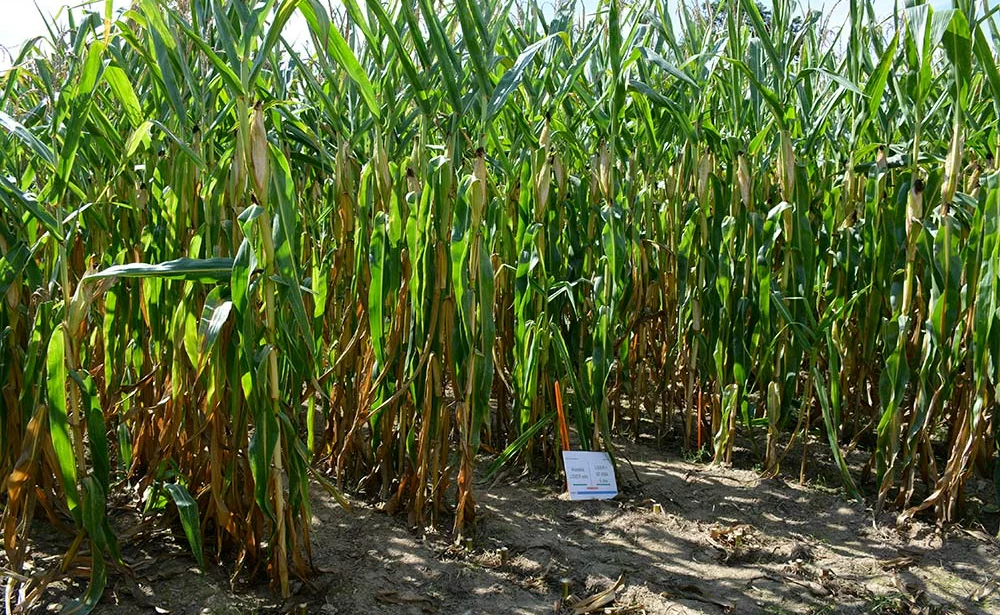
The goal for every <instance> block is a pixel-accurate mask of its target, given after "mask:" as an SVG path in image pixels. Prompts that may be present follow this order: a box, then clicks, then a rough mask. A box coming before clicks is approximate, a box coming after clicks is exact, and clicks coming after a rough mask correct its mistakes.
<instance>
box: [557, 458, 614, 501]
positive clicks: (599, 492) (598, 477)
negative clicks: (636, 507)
mask: <svg viewBox="0 0 1000 615" xmlns="http://www.w3.org/2000/svg"><path fill="white" fill-rule="evenodd" d="M563 466H564V467H565V468H566V483H567V484H568V485H569V499H571V500H607V499H610V498H613V497H615V496H616V495H618V485H617V484H616V483H615V467H614V466H613V465H611V457H610V456H608V454H607V453H599V452H593V451H563Z"/></svg>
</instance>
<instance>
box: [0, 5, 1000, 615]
mask: <svg viewBox="0 0 1000 615" xmlns="http://www.w3.org/2000/svg"><path fill="white" fill-rule="evenodd" d="M846 4H847V7H848V8H849V12H848V17H847V21H846V23H844V24H843V25H842V26H841V24H839V23H831V22H829V21H827V20H826V19H825V18H824V16H823V15H821V14H820V13H818V12H814V11H808V10H805V9H804V8H801V7H799V6H798V5H796V4H793V3H791V2H790V0H774V1H773V3H772V4H771V5H770V6H767V7H766V8H767V9H769V12H768V11H764V12H762V11H761V10H760V8H759V7H758V5H756V4H755V3H754V2H752V1H749V0H722V2H720V3H718V4H716V5H714V6H710V7H702V6H684V5H683V3H682V4H681V5H680V7H679V8H678V9H677V10H675V8H674V7H675V5H674V4H673V3H671V4H670V5H668V4H667V2H665V1H664V0H638V1H636V2H621V1H620V0H602V2H601V3H600V4H599V6H598V7H597V11H596V14H595V15H593V16H592V17H591V16H588V17H586V18H584V17H583V16H582V15H581V11H580V7H579V6H576V5H574V4H559V5H558V6H556V7H555V8H551V7H546V6H544V5H543V4H540V3H536V2H535V0H529V2H528V3H527V4H523V3H515V2H513V1H504V0H484V1H482V2H476V1H472V0H447V1H443V0H390V1H389V2H388V3H387V4H386V3H383V2H382V1H381V0H344V2H343V5H342V6H338V7H337V10H335V11H332V12H331V11H330V10H329V9H328V7H326V6H325V5H324V3H321V2H319V1H318V0H281V1H279V0H262V1H259V2H251V1H248V0H232V1H226V2H223V1H222V0H184V1H180V2H165V1H164V0H135V2H134V4H133V6H132V8H131V9H130V10H127V11H124V12H122V13H120V14H113V13H112V10H111V3H110V2H108V3H107V4H106V6H105V5H104V3H101V4H100V6H98V7H97V10H95V11H93V12H86V11H81V10H77V11H72V12H70V23H69V27H68V28H67V29H65V30H64V31H63V30H58V29H56V28H55V27H54V26H53V28H52V30H51V34H50V35H49V36H47V37H44V38H41V39H35V40H33V41H31V42H29V44H27V45H25V46H24V47H23V48H22V49H21V51H20V53H19V55H18V56H17V57H15V58H14V68H12V69H11V70H10V71H8V72H7V73H6V74H5V75H2V76H0V126H2V130H0V221H2V224H0V297H2V298H3V302H2V306H0V387H2V388H0V390H2V402H3V403H2V414H0V476H3V477H4V479H5V482H4V485H5V488H4V489H3V495H2V502H3V512H2V519H0V523H2V529H3V539H4V548H5V550H6V555H7V558H8V561H9V564H8V566H9V569H10V571H11V573H12V574H10V575H7V579H8V581H7V583H6V590H5V594H6V601H7V605H8V608H10V607H11V605H12V604H13V605H17V604H30V603H31V602H32V601H37V600H38V596H39V595H40V594H41V593H42V592H43V591H44V588H45V583H46V582H47V581H48V580H51V579H52V578H54V577H56V576H58V575H60V574H69V573H72V572H76V573H80V572H81V571H82V572H83V573H84V574H86V575H88V576H89V578H90V582H89V583H90V584H89V588H88V589H87V592H86V594H85V595H84V596H83V597H81V598H80V600H79V602H78V604H77V606H76V609H75V611H74V612H78V613H83V612H88V611H89V610H91V609H92V608H93V607H94V605H95V604H96V601H97V600H98V599H99V598H100V596H101V594H102V592H103V590H104V586H105V584H106V579H107V575H108V573H109V571H114V570H116V569H120V568H121V567H123V566H124V564H123V562H122V559H121V554H120V549H119V546H118V539H117V537H116V534H115V531H114V530H113V528H112V525H111V524H110V523H109V510H110V509H111V508H112V507H123V506H135V507H138V508H140V509H142V510H145V511H154V510H158V509H166V510H171V511H176V512H177V514H178V517H179V519H180V522H179V523H180V525H182V526H183V529H184V531H185V533H186V536H187V539H188V541H189V543H190V547H191V550H192V554H193V556H194V558H195V559H197V560H198V561H199V562H204V561H205V558H224V559H225V563H226V565H227V566H229V569H230V570H231V571H234V572H235V571H238V570H241V569H246V570H256V571H258V572H260V573H261V574H264V573H266V574H267V576H268V578H270V579H271V582H272V584H273V587H274V589H275V590H276V591H277V592H279V593H281V594H282V595H286V596H287V595H288V592H289V579H290V578H294V577H295V576H296V575H306V574H308V572H309V569H310V535H309V530H310V518H311V514H310V500H309V492H310V488H313V489H325V490H328V491H329V492H330V493H331V494H333V495H334V496H335V497H337V498H339V499H341V501H343V499H342V496H340V490H344V489H346V490H348V491H350V492H352V493H356V494H359V495H360V496H361V497H365V498H369V499H371V500H373V501H378V502H382V503H384V507H385V510H386V511H387V512H388V513H390V514H400V515H405V516H406V517H407V518H408V520H409V522H410V523H411V524H412V525H418V526H426V525H432V524H435V525H441V524H448V525H450V526H451V527H453V532H454V535H455V537H456V538H458V537H461V536H463V535H467V534H468V533H469V532H471V531H473V527H474V522H475V513H476V499H475V493H476V483H475V480H476V477H477V476H480V475H482V474H483V473H485V472H494V471H496V469H497V468H499V467H500V466H501V465H502V464H510V465H512V466H514V465H520V466H521V467H528V468H531V469H554V468H557V467H558V465H557V464H558V463H559V458H558V452H559V450H560V448H561V446H560V439H559V432H560V421H559V419H558V418H557V415H558V414H559V412H558V410H557V401H558V403H559V407H560V408H563V407H564V408H565V413H564V415H565V420H566V422H568V424H569V426H570V427H571V428H572V430H573V445H574V447H578V448H582V449H597V450H608V451H610V452H611V453H612V454H614V447H613V444H612V443H613V440H614V439H616V438H618V437H620V436H626V437H634V438H637V437H639V435H640V434H641V433H645V434H647V435H649V434H652V435H653V436H656V437H658V438H661V439H662V441H663V442H664V444H663V445H662V446H663V447H664V450H667V449H668V448H669V447H671V446H672V450H674V451H675V452H676V450H677V449H678V447H679V446H683V447H685V448H688V449H691V450H695V449H703V450H704V451H707V452H708V453H709V454H710V455H711V456H712V457H713V458H714V460H715V461H717V462H730V461H731V460H732V456H733V451H734V447H735V446H736V445H737V438H738V437H739V438H740V442H741V443H740V446H747V447H749V448H750V449H751V452H752V454H753V455H754V457H755V458H756V459H758V460H759V463H760V465H761V467H762V469H763V471H764V472H765V473H769V474H775V473H777V472H779V471H781V469H782V468H784V469H785V471H792V472H795V473H796V474H798V473H800V472H801V473H802V475H803V476H804V473H805V470H806V467H807V466H808V465H809V464H819V463H823V464H829V463H833V464H836V470H837V471H838V472H839V474H840V476H841V477H842V484H843V488H844V492H845V494H846V495H847V496H850V497H858V498H865V499H866V500H868V501H869V502H871V503H873V504H874V505H875V506H876V507H877V508H878V509H880V510H882V509H885V510H890V511H895V512H896V513H898V514H899V515H900V516H901V517H902V518H904V519H905V518H909V517H912V516H914V515H917V514H927V515H931V514H932V515H933V516H935V517H936V518H937V519H938V520H939V521H940V522H949V521H952V520H956V519H958V518H959V516H960V515H961V513H962V506H963V486H964V485H965V484H966V482H967V481H968V480H969V479H970V478H972V477H976V476H978V477H985V478H988V479H989V480H992V481H994V482H995V483H996V484H997V485H998V486H1000V464H998V463H997V453H998V446H1000V439H998V422H1000V421H998V414H997V408H998V400H997V381H998V378H1000V229H998V224H1000V173H998V172H997V170H996V168H995V157H994V152H995V151H996V150H997V147H998V138H1000V133H998V129H1000V126H998V110H1000V71H998V62H997V55H996V41H997V40H1000V33H998V32H997V29H996V25H995V20H994V19H993V18H992V15H991V14H990V13H989V11H990V10H991V9H990V7H989V6H988V4H987V3H985V2H983V3H981V4H979V5H977V4H976V3H974V2H972V1H971V0H954V8H952V9H948V10H943V9H933V8H931V7H930V6H929V5H927V4H917V5H914V6H909V7H905V8H904V7H900V8H899V10H898V11H897V13H896V14H895V15H894V16H892V17H890V18H888V19H886V20H879V19H876V16H875V14H874V10H873V9H872V7H871V6H870V5H869V4H867V3H865V2H862V1H861V0H848V2H847V3H846ZM995 12H996V11H995V10H994V13H995ZM293 16H295V18H296V19H304V21H305V23H307V24H308V28H309V34H310V36H311V42H312V44H311V46H308V47H307V48H303V47H302V46H293V45H291V44H290V43H289V42H288V41H287V40H286V38H285V37H284V36H283V32H284V31H285V29H286V26H287V23H288V21H289V19H290V18H292V17H293ZM817 442H821V444H817ZM792 450H794V451H795V454H794V455H792V456H791V457H790V456H789V455H790V451H792ZM848 451H852V452H854V453H855V454H856V453H857V452H858V451H863V452H864V454H865V455H868V463H867V464H866V465H864V467H859V466H857V465H855V466H853V467H852V466H849V465H848V463H847V461H846V459H847V457H846V455H847V453H848ZM831 460H832V461H831ZM477 464H478V465H477ZM789 468H791V470H789ZM345 505H346V502H345ZM36 518H38V519H39V521H40V522H45V523H48V524H50V525H51V526H53V527H55V528H56V529H58V530H60V531H61V532H63V534H64V535H65V536H66V545H67V552H66V555H65V557H64V558H63V561H62V567H61V568H60V569H58V570H54V571H49V572H48V573H47V575H46V576H44V577H43V576H39V575H34V576H32V575H26V573H25V572H24V570H23V562H24V558H25V548H26V545H27V544H28V541H29V539H30V536H31V532H32V528H33V523H32V521H33V519H36ZM43 520H44V521H43Z"/></svg>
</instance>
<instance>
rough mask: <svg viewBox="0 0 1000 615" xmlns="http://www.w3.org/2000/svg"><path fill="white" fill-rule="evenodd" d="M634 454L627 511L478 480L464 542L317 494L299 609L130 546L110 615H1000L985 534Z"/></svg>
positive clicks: (41, 552) (519, 482)
mask: <svg viewBox="0 0 1000 615" xmlns="http://www.w3.org/2000/svg"><path fill="white" fill-rule="evenodd" d="M623 453H624V455H625V456H627V457H628V459H629V460H630V462H631V465H632V466H633V467H634V470H635V473H634V474H633V472H632V470H631V469H630V468H628V467H627V464H623V468H622V470H623V471H621V478H622V480H621V483H622V484H620V487H621V489H622V493H621V494H620V495H619V496H618V497H617V498H616V499H614V500H607V501H589V502H571V501H569V500H568V499H567V497H566V496H565V495H564V494H562V493H561V488H560V485H559V483H558V482H557V481H556V479H555V478H553V477H550V478H549V480H541V479H539V478H538V477H522V478H521V479H511V478H509V477H506V478H501V479H499V480H494V481H492V482H490V483H487V484H484V485H482V486H480V487H479V488H478V490H477V499H478V522H477V533H476V535H475V536H474V537H472V539H471V540H470V541H466V542H464V543H463V544H461V545H454V544H453V543H452V541H451V540H450V536H449V533H448V532H445V531H440V532H435V531H433V530H428V531H418V530H417V529H416V528H410V527H408V526H407V524H406V518H405V515H399V516H391V517H390V516H387V515H386V514H385V513H383V512H381V511H380V510H379V509H378V508H376V507H375V506H372V505H370V504H367V503H365V502H362V501H352V504H353V509H354V510H353V512H350V513H349V512H346V511H345V510H344V509H342V508H341V507H340V506H339V505H338V504H337V503H336V502H335V501H334V500H333V499H332V498H331V497H330V496H329V495H328V494H327V493H326V492H325V491H324V490H322V489H318V488H317V489H314V490H313V505H312V512H313V527H312V543H313V563H314V566H315V569H316V572H315V574H314V575H313V576H312V577H310V578H309V579H307V580H305V581H299V582H298V583H296V584H295V586H294V594H293V596H292V597H291V599H289V600H287V601H284V602H281V601H279V600H277V599H276V598H275V597H274V595H273V594H272V593H270V592H268V590H267V588H266V587H264V586H262V585H261V584H250V583H241V582H236V583H235V584H231V583H230V580H229V578H228V576H227V572H226V571H227V570H231V569H232V567H233V566H232V562H223V563H222V564H216V565H213V566H211V567H210V568H209V569H208V570H206V571H199V570H198V569H197V567H196V565H195V563H194V560H193V558H192V557H191V556H190V555H189V554H188V552H187V551H186V550H185V548H184V542H183V540H182V539H177V538H176V537H174V536H172V535H171V534H170V533H169V532H164V533H163V534H162V536H161V538H162V539H157V540H154V541H150V540H149V539H147V540H146V542H143V543H139V542H131V543H130V542H127V541H125V542H123V545H122V548H123V553H124V554H125V556H126V559H127V561H128V563H129V564H130V565H131V569H132V574H131V575H130V576H129V578H125V577H124V576H122V575H113V576H112V578H111V579H110V581H109V587H108V590H107V591H106V592H105V596H104V598H103V600H102V602H101V604H100V605H99V606H98V608H97V609H96V611H95V612H96V613H99V614H105V615H134V614H135V613H137V612H154V611H155V612H157V613H174V614H191V615H209V614H236V613H241V614H242V613H260V614H265V613H317V614H320V615H349V614H355V613H356V614H362V613H365V614H367V613H385V614H387V615H394V614H398V615H420V614H435V613H441V614H442V615H444V614H449V615H450V614H456V615H478V614H493V613H512V614H528V613H538V614H541V613H573V614H575V615H583V614H586V613H620V614H625V613H631V614H640V613H647V614H650V615H666V614H668V613H669V614H674V615H681V614H684V613H736V614H738V613H773V614H779V613H796V614H798V613H815V614H819V613H884V614H890V613H900V614H902V613H906V614H918V613H926V614H935V613H956V614H957V613H962V614H966V613H967V614H974V615H979V614H990V613H993V614H995V613H1000V586H998V582H1000V581H998V578H1000V575H998V562H1000V544H998V542H997V540H996V539H995V538H993V537H992V536H991V535H990V534H988V533H986V532H985V531H981V529H976V528H975V527H963V526H958V525H955V526H950V527H946V528H944V529H943V530H942V529H939V528H936V527H935V526H933V525H930V524H927V523H924V522H923V521H919V520H917V521H911V522H909V523H907V524H906V525H904V526H897V525H896V523H895V516H894V515H892V514H889V513H887V514H883V515H879V516H875V515H874V514H873V511H872V510H871V509H870V508H867V507H866V506H865V505H864V504H862V503H859V502H852V501H849V500H846V499H845V498H844V497H843V496H842V495H841V494H840V493H838V492H835V491H833V490H829V489H821V488H817V487H815V486H803V485H800V484H799V483H798V481H797V480H791V479H787V480H786V479H784V478H782V477H780V476H779V477H777V478H771V479H764V478H760V477H759V475H758V474H757V473H755V472H752V471H748V470H738V469H733V468H727V467H722V466H716V465H704V464H697V463H690V462H688V461H685V460H683V459H681V458H679V457H670V456H665V454H664V453H663V452H662V451H661V450H658V449H654V448H652V447H647V446H644V445H626V447H625V449H624V450H623ZM553 476H555V475H553ZM636 479H638V481H636ZM656 505H658V506H656ZM444 526H446V524H442V527H444ZM45 551H46V549H45V545H44V543H43V541H38V540H36V543H35V544H33V546H32V549H31V553H32V556H33V558H34V565H35V566H36V568H38V569H43V568H44V566H45V561H46V558H49V559H51V558H53V557H55V558H58V556H53V555H46V553H45ZM58 552H59V550H58V548H57V547H56V546H54V545H53V548H52V553H58ZM69 585H70V586H67V585H65V584H64V585H62V586H61V587H62V591H59V587H60V586H58V584H54V585H53V587H50V588H49V590H48V592H49V594H50V595H51V596H52V604H51V606H50V609H51V610H59V609H61V608H62V605H64V604H66V603H68V601H69V600H70V596H71V595H79V594H78V593H76V594H74V592H76V591H77V590H79V589H81V588H79V587H72V583H71V584H69Z"/></svg>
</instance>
